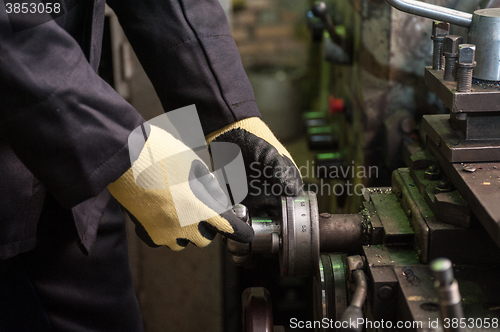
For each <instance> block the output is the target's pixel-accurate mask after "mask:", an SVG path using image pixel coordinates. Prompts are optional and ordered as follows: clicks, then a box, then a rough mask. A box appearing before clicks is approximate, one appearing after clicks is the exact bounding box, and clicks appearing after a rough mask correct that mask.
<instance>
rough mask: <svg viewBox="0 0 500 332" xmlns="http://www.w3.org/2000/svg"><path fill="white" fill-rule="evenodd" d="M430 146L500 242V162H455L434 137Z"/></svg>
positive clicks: (444, 168) (445, 170)
mask: <svg viewBox="0 0 500 332" xmlns="http://www.w3.org/2000/svg"><path fill="white" fill-rule="evenodd" d="M427 146H428V148H429V150H430V151H431V152H432V153H433V155H434V157H435V158H436V159H437V160H438V162H439V164H440V165H441V168H442V170H443V171H444V173H445V174H446V176H447V177H448V178H449V179H450V181H451V182H452V183H453V185H454V186H455V187H456V188H457V190H458V191H459V192H460V193H461V194H462V196H463V197H464V198H465V199H466V200H467V202H468V203H469V206H470V208H471V210H472V212H474V214H475V215H476V216H477V218H478V219H479V221H480V222H481V224H482V225H483V227H484V228H485V229H486V231H487V232H488V233H489V235H490V236H491V237H492V238H493V240H494V241H495V242H496V243H497V245H500V162H482V163H474V164H467V165H465V164H462V163H454V164H452V163H449V162H448V160H447V158H446V157H445V156H444V155H443V153H442V152H441V151H440V149H439V148H438V147H437V146H436V145H435V144H434V143H433V142H432V141H428V142H427ZM466 166H468V168H467V169H468V170H469V171H466V169H465V167H466ZM471 170H474V171H472V172H471Z"/></svg>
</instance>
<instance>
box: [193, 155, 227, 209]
mask: <svg viewBox="0 0 500 332" xmlns="http://www.w3.org/2000/svg"><path fill="white" fill-rule="evenodd" d="M189 186H190V188H191V191H192V192H193V194H194V195H195V196H196V198H198V199H199V200H200V201H201V202H203V203H204V204H205V205H206V206H208V207H209V208H210V209H212V210H214V211H216V212H217V213H221V212H224V211H226V210H227V209H228V208H229V205H230V204H229V202H230V200H229V197H227V195H226V193H225V192H224V191H223V190H222V188H221V186H220V184H219V181H217V178H216V177H215V176H213V174H211V173H210V171H209V170H208V168H207V167H206V165H205V164H204V163H202V162H201V161H199V160H193V162H192V163H191V169H190V171H189Z"/></svg>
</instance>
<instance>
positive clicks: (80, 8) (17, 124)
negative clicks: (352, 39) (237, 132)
mask: <svg viewBox="0 0 500 332" xmlns="http://www.w3.org/2000/svg"><path fill="white" fill-rule="evenodd" d="M108 4H109V5H110V6H111V7H112V8H113V9H114V11H115V13H116V14H117V16H118V18H119V20H120V23H121V25H122V27H123V29H124V31H125V33H126V35H127V37H128V39H129V41H130V42H131V44H132V46H133V48H134V50H135V52H136V53H137V55H138V57H139V60H140V61H141V64H142V65H143V67H144V69H145V70H146V72H147V74H148V76H149V78H150V79H151V81H152V82H153V85H154V87H155V89H156V92H157V94H158V96H159V97H160V100H161V102H162V104H163V107H164V109H165V110H166V111H169V110H174V109H177V108H180V107H182V106H186V105H190V104H195V105H196V107H197V109H198V113H199V116H200V119H201V122H202V126H203V129H204V131H205V134H208V133H210V132H212V131H214V130H217V129H219V128H222V127H223V126H225V125H228V124H230V123H232V122H234V121H237V120H240V119H244V118H247V117H252V116H260V114H259V111H258V109H257V106H256V104H255V101H254V97H253V92H252V89H251V86H250V83H249V81H248V79H247V77H246V74H245V72H244V70H243V68H242V65H241V60H240V57H239V54H238V51H237V48H236V45H235V43H234V41H233V39H232V37H231V35H230V31H229V27H228V24H227V20H226V17H225V15H224V12H223V10H222V8H221V7H220V5H219V3H218V2H217V0H108ZM104 5H105V2H104V1H103V0H93V1H92V0H73V3H71V1H70V0H68V1H66V6H67V7H68V8H71V10H69V11H68V12H67V13H66V14H65V15H62V16H60V17H57V18H56V19H55V20H51V21H49V22H47V23H44V24H40V25H37V26H35V27H32V28H29V29H24V30H21V31H16V28H15V27H13V26H12V25H11V24H10V23H11V22H10V21H9V18H8V16H7V14H6V10H5V7H4V0H0V259H6V258H9V257H12V256H15V255H16V254H18V253H20V252H24V251H27V250H30V249H32V248H34V246H35V245H36V225H37V221H38V218H39V215H40V211H41V209H42V207H43V203H44V197H45V195H46V193H47V192H49V193H50V194H51V195H53V196H54V197H55V198H56V199H57V200H58V201H59V203H60V205H61V208H63V207H64V208H68V209H69V208H71V209H72V215H73V219H74V220H73V221H74V222H75V224H76V228H77V230H78V233H79V236H80V239H81V241H82V243H83V245H84V247H85V248H86V250H87V251H90V249H91V246H92V244H93V242H94V240H95V235H96V231H97V226H98V223H99V219H100V218H101V216H102V213H103V211H104V209H105V208H106V205H107V203H108V201H109V198H110V194H109V192H108V191H107V189H106V186H107V185H108V184H109V183H111V182H113V181H115V180H116V179H117V178H118V177H120V175H121V174H123V173H124V172H125V171H126V170H127V169H128V168H130V158H129V153H128V147H127V139H128V135H129V133H130V132H131V131H132V130H133V129H134V128H136V127H137V126H139V125H140V124H141V123H142V122H143V121H144V120H143V118H142V117H141V116H140V115H139V114H138V113H137V111H136V110H135V109H134V108H133V107H132V106H131V105H130V104H128V103H127V102H126V101H125V100H124V99H123V98H121V97H120V96H119V95H118V94H117V93H116V92H115V91H114V90H113V89H112V88H111V87H110V86H109V85H107V84H106V83H105V82H104V81H103V80H102V79H101V78H99V76H98V75H97V74H96V69H97V67H98V63H99V58H100V53H101V39H102V29H103V24H104V23H103V22H104ZM19 17H20V18H19ZM26 17H27V16H26ZM17 19H21V20H23V17H22V16H18V18H17ZM13 30H14V31H16V32H14V31H13Z"/></svg>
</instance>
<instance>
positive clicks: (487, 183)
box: [483, 182, 491, 186]
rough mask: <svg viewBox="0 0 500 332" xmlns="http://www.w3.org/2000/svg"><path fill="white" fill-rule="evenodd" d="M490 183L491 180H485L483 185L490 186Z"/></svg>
mask: <svg viewBox="0 0 500 332" xmlns="http://www.w3.org/2000/svg"><path fill="white" fill-rule="evenodd" d="M490 184H491V183H490V182H483V186H489V185H490Z"/></svg>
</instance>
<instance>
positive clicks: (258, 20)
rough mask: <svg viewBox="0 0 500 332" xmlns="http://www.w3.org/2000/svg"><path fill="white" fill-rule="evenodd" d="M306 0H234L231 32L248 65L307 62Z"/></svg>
mask: <svg viewBox="0 0 500 332" xmlns="http://www.w3.org/2000/svg"><path fill="white" fill-rule="evenodd" d="M306 8H307V2H306V1H303V0H301V1H294V0H243V1H241V0H240V1H234V0H233V17H232V34H233V38H234V40H235V42H236V45H237V46H238V50H239V51H240V55H241V59H242V61H243V65H244V66H245V68H252V67H255V66H278V67H298V66H300V65H303V64H305V62H306V50H307V45H306V43H307V36H304V35H305V33H304V29H305V27H304V19H303V18H304V15H305V11H306Z"/></svg>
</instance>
